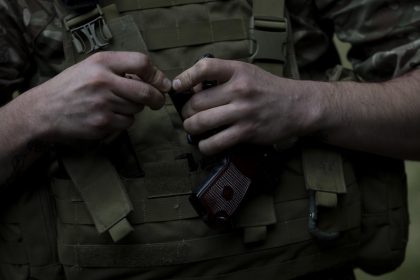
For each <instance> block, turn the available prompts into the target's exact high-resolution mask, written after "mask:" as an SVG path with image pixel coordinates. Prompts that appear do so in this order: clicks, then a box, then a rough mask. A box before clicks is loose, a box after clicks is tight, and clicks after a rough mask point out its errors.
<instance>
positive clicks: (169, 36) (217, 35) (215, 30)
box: [143, 18, 248, 50]
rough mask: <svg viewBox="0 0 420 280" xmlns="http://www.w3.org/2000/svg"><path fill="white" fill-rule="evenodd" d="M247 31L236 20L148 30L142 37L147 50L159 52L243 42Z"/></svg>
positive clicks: (241, 20)
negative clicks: (208, 44) (220, 43)
mask: <svg viewBox="0 0 420 280" xmlns="http://www.w3.org/2000/svg"><path fill="white" fill-rule="evenodd" d="M247 29H248V26H247V24H246V23H245V21H244V20H243V19H241V18H236V19H224V20H214V21H210V22H207V21H206V22H195V23H188V24H186V23H185V24H179V26H168V27H163V28H149V29H146V30H144V31H143V36H144V40H145V42H146V45H147V47H148V49H149V50H161V49H168V48H175V47H184V46H192V45H198V44H207V43H214V42H220V41H232V40H244V39H246V38H247V37H248V31H247Z"/></svg>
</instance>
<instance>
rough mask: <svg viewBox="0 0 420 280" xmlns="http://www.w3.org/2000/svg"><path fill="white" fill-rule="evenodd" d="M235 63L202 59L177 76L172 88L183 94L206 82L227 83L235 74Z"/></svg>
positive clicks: (215, 59)
mask: <svg viewBox="0 0 420 280" xmlns="http://www.w3.org/2000/svg"><path fill="white" fill-rule="evenodd" d="M233 63H234V62H233V61H229V60H222V59H217V58H203V59H200V60H199V61H198V62H197V63H196V64H194V65H193V66H192V67H191V68H189V69H187V70H185V71H184V72H183V73H181V74H180V75H179V76H177V77H176V78H175V79H174V80H173V82H172V87H173V89H174V90H175V91H177V92H181V91H185V90H187V89H190V88H192V87H194V86H196V85H198V84H200V83H201V82H203V81H205V80H216V81H218V82H219V83H223V82H226V81H227V80H229V79H230V77H231V76H232V75H233V73H234V67H233V65H232V64H233Z"/></svg>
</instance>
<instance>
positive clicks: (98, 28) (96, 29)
mask: <svg viewBox="0 0 420 280" xmlns="http://www.w3.org/2000/svg"><path fill="white" fill-rule="evenodd" d="M64 25H65V27H66V29H67V31H69V32H70V33H71V36H72V42H73V45H74V48H75V49H76V51H77V52H78V53H79V54H89V53H91V52H94V51H96V50H98V49H100V48H103V47H105V46H107V45H108V44H109V42H110V40H111V39H112V34H111V30H110V29H109V26H108V24H107V23H106V21H105V19H104V16H103V12H102V9H101V7H100V6H99V5H96V8H95V9H93V10H92V11H90V12H88V13H86V14H83V15H69V16H67V17H66V18H65V19H64Z"/></svg>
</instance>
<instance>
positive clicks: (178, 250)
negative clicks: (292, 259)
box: [59, 219, 312, 267]
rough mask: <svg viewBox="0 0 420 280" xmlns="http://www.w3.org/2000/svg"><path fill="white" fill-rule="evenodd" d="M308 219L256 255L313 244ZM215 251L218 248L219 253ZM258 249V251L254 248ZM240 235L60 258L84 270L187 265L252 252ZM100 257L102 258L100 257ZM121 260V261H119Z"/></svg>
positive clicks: (99, 249) (75, 249)
mask: <svg viewBox="0 0 420 280" xmlns="http://www.w3.org/2000/svg"><path fill="white" fill-rule="evenodd" d="M306 223H307V221H306V219H299V220H294V221H288V222H287V223H279V224H277V225H276V227H278V229H279V230H278V231H277V232H278V234H273V235H270V237H269V238H267V240H266V242H265V243H264V244H263V245H261V246H258V247H257V249H256V251H258V250H264V249H268V248H274V247H279V246H284V245H288V244H292V243H295V242H302V241H306V240H310V239H311V238H312V236H311V235H310V234H309V232H307V231H305V230H302V229H303V228H305V226H306ZM214 248H217V250H215V249H214ZM250 248H255V247H250ZM252 251H253V250H252V249H249V248H248V247H247V246H246V245H244V243H243V242H242V240H241V239H240V238H237V233H230V234H225V235H216V236H212V237H207V238H199V239H192V240H182V241H174V242H168V243H153V244H138V245H136V244H130V245H65V244H61V245H59V256H60V260H62V262H63V264H65V265H80V266H82V267H109V266H113V267H115V266H117V267H150V266H161V265H175V264H184V263H191V262H197V261H204V260H209V259H215V258H220V257H224V256H233V255H237V254H241V253H244V252H252ZM98 256H100V258H99V257H98ZM115 256H119V258H115Z"/></svg>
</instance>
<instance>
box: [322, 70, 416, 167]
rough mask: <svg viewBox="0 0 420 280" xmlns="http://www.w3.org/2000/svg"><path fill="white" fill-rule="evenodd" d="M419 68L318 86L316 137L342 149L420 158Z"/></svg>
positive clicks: (405, 157)
mask: <svg viewBox="0 0 420 280" xmlns="http://www.w3.org/2000/svg"><path fill="white" fill-rule="evenodd" d="M419 81H420V70H417V71H413V72H411V73H409V74H407V75H405V76H402V77H399V78H396V79H394V80H391V81H387V82H383V83H354V82H336V83H323V84H322V86H319V87H318V86H317V87H316V88H317V91H318V92H317V96H318V97H317V98H318V102H319V104H320V107H321V112H322V113H321V115H320V118H319V119H318V121H317V126H318V129H317V131H318V132H319V133H317V135H318V137H321V139H322V140H323V141H325V142H327V143H330V144H333V145H337V146H341V147H344V148H349V149H355V150H361V151H366V152H372V153H377V154H381V155H385V156H391V157H397V158H404V159H414V160H418V159H420V96H419V95H420V82H419Z"/></svg>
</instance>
